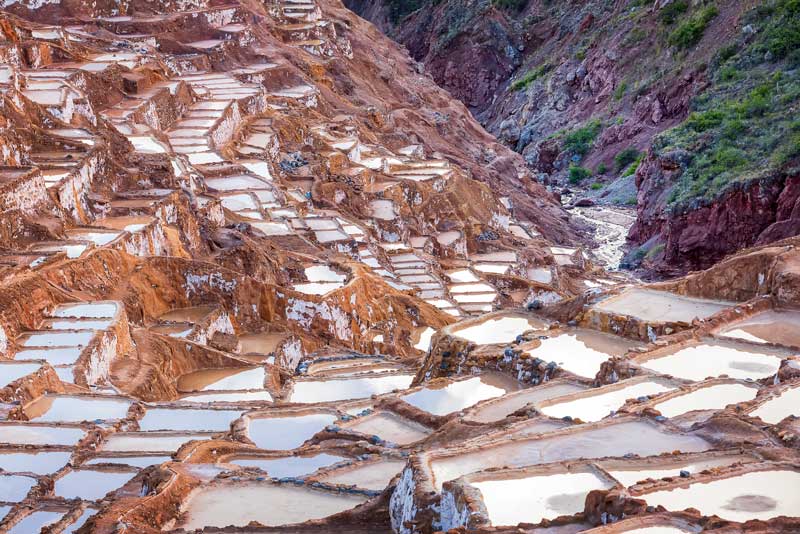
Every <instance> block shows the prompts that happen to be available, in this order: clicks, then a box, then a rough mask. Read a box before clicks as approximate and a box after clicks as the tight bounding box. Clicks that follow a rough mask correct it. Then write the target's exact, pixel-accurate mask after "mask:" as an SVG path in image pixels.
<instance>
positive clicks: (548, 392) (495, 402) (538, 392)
mask: <svg viewBox="0 0 800 534" xmlns="http://www.w3.org/2000/svg"><path fill="white" fill-rule="evenodd" d="M585 389H586V387H585V386H581V385H578V384H571V383H566V382H562V383H558V382H555V383H554V382H546V383H544V384H541V385H539V386H536V387H534V388H528V389H523V390H522V391H515V392H513V393H508V394H507V395H503V396H502V397H497V398H495V399H492V400H490V401H487V402H485V403H483V404H481V405H480V406H476V407H475V408H474V409H473V410H470V412H469V413H467V415H466V416H465V417H464V418H465V419H466V420H468V421H475V422H478V423H492V422H494V421H499V420H501V419H505V418H506V417H507V416H508V415H510V414H512V413H514V412H516V411H517V410H519V409H520V408H522V407H524V406H526V405H528V404H536V403H538V402H543V401H546V400H550V399H553V398H556V397H561V396H563V395H570V394H572V393H578V392H579V391H584V390H585Z"/></svg>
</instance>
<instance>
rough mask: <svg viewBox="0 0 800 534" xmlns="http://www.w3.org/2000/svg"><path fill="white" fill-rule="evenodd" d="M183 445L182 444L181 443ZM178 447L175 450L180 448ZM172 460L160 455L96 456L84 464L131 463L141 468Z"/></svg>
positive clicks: (169, 457) (132, 465)
mask: <svg viewBox="0 0 800 534" xmlns="http://www.w3.org/2000/svg"><path fill="white" fill-rule="evenodd" d="M180 445H182V444H180ZM180 445H178V447H180ZM178 447H176V448H175V449H174V450H178ZM171 460H172V457H171V456H165V455H159V456H96V457H94V458H92V459H91V460H89V461H87V462H84V464H83V465H98V464H117V465H129V466H131V467H138V468H139V469H144V468H145V467H150V466H151V465H161V464H163V463H164V462H169V461H171Z"/></svg>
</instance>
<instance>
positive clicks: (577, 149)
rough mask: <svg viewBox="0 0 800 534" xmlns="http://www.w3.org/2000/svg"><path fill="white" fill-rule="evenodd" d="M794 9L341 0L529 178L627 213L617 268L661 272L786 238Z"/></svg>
mask: <svg viewBox="0 0 800 534" xmlns="http://www.w3.org/2000/svg"><path fill="white" fill-rule="evenodd" d="M799 6H800V3H798V2H797V1H796V0H770V1H767V2H752V1H744V0H736V1H729V2H713V1H705V2H703V1H689V0H672V1H670V0H659V1H656V2H652V1H643V0H627V1H616V2H609V1H588V2H552V1H546V0H530V1H527V2H526V1H524V0H474V1H471V0H441V1H430V0H413V1H401V0H384V1H383V3H381V2H359V1H358V0H351V1H350V7H351V8H352V9H354V10H356V11H357V12H359V13H361V14H363V15H364V16H366V17H369V18H370V20H373V21H375V22H376V24H378V25H379V26H380V27H381V28H383V29H384V31H386V32H387V33H388V34H389V35H391V36H392V37H394V38H395V39H397V40H398V41H400V42H401V43H403V44H404V45H406V47H407V48H408V49H409V51H410V52H411V54H412V55H413V56H414V57H415V58H416V59H417V60H419V61H422V62H423V63H424V64H425V66H426V67H427V69H428V71H429V72H430V73H431V75H432V76H434V78H435V79H436V80H437V82H438V83H439V84H440V85H442V86H443V87H445V88H446V89H448V90H449V91H450V92H451V93H452V94H454V95H455V96H457V97H458V98H460V99H461V100H462V101H463V102H464V103H465V104H466V105H467V106H468V107H469V108H470V110H471V111H472V112H473V114H474V115H475V116H476V117H477V118H478V119H479V120H480V121H481V122H482V123H483V124H484V125H485V126H486V127H487V129H488V130H489V131H490V132H492V133H494V134H496V135H497V136H498V137H499V138H500V139H501V140H502V141H503V142H504V143H505V144H506V145H507V146H509V147H512V148H513V149H515V150H516V151H517V152H520V153H521V154H522V155H523V156H524V157H525V160H526V161H527V163H528V165H529V167H530V168H532V169H533V170H535V171H536V172H538V176H539V179H540V180H541V181H542V182H544V183H546V184H549V185H552V186H554V187H555V188H557V189H559V190H560V189H562V188H564V187H565V186H567V187H570V188H572V189H575V188H578V189H579V190H581V191H582V195H584V196H587V197H589V199H590V200H588V199H587V200H586V201H585V202H587V203H589V202H600V203H604V202H606V203H612V204H623V205H624V204H627V205H631V206H633V205H636V207H637V211H638V220H637V223H636V224H635V225H634V227H633V228H632V230H631V233H630V236H629V237H630V240H631V244H632V250H631V252H630V254H629V256H628V258H627V261H628V263H629V264H630V265H640V264H644V265H646V266H648V267H650V268H653V269H655V270H659V271H662V272H673V271H681V270H686V269H692V268H699V267H704V266H707V265H710V264H711V263H713V262H714V261H716V260H718V259H720V258H721V257H723V256H724V255H726V254H728V253H730V252H732V251H735V250H738V249H740V248H741V247H744V246H747V245H751V244H754V243H764V242H770V241H773V240H775V239H778V238H781V237H785V236H788V235H794V234H797V233H798V232H799V231H800V222H798V220H797V217H798V208H796V207H795V206H796V203H797V198H798V189H800V187H798V185H797V180H798V178H797V171H796V168H797V162H798V155H800V127H798V125H797V104H798V95H800V83H799V82H798V79H797V77H798V73H797V65H798V62H800V52H798V45H799V44H800V7H799Z"/></svg>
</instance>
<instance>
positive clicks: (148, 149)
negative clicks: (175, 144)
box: [128, 135, 167, 154]
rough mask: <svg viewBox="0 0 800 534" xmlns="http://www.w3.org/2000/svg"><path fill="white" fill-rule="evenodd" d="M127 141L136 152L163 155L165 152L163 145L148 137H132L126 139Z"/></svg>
mask: <svg viewBox="0 0 800 534" xmlns="http://www.w3.org/2000/svg"><path fill="white" fill-rule="evenodd" d="M128 141H130V142H131V144H132V145H133V148H135V149H136V151H137V152H142V153H144V154H165V153H166V152H167V150H166V148H164V145H162V144H161V143H160V142H159V141H158V140H157V139H156V138H155V137H153V136H150V135H132V136H129V137H128Z"/></svg>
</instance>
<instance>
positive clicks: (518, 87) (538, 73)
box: [510, 64, 550, 91]
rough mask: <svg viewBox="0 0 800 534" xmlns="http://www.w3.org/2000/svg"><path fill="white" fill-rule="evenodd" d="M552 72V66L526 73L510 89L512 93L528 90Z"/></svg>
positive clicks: (539, 67)
mask: <svg viewBox="0 0 800 534" xmlns="http://www.w3.org/2000/svg"><path fill="white" fill-rule="evenodd" d="M549 70H550V65H548V64H543V65H539V66H538V67H536V68H535V69H531V70H529V71H528V72H526V73H525V74H524V75H523V76H522V77H521V78H519V79H516V80H514V81H513V82H511V85H510V88H511V90H512V91H523V90H525V89H527V88H528V86H529V85H530V84H532V83H533V82H535V81H536V80H538V79H539V78H541V77H542V76H544V75H545V74H546V73H547V71H549Z"/></svg>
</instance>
